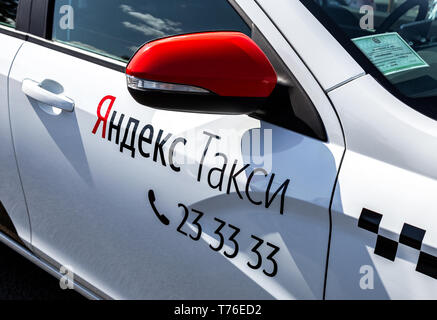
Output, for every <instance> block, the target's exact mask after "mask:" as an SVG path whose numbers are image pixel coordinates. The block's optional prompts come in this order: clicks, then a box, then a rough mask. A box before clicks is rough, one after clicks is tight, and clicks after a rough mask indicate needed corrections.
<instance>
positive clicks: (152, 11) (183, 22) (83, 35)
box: [52, 0, 250, 61]
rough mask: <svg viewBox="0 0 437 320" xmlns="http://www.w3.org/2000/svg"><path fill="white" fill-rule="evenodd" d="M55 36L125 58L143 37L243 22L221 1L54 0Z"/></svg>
mask: <svg viewBox="0 0 437 320" xmlns="http://www.w3.org/2000/svg"><path fill="white" fill-rule="evenodd" d="M54 10H55V11H54V20H53V33H52V38H53V40H55V41H59V42H63V43H67V44H69V45H72V46H76V47H79V48H82V49H86V50H89V51H92V52H95V53H98V54H102V55H105V56H109V57H112V58H115V59H118V60H122V61H127V60H129V59H130V57H131V56H132V55H133V54H134V53H135V51H136V50H137V49H138V48H139V47H140V46H141V45H142V44H144V43H145V42H147V41H150V40H153V39H158V38H162V37H166V36H170V35H176V34H184V33H191V32H201V31H224V30H232V31H240V32H243V33H245V34H250V29H249V27H248V26H247V25H246V24H245V22H244V21H243V20H242V19H241V17H240V16H239V15H238V14H237V12H236V11H235V10H234V9H233V8H232V6H231V5H230V4H229V3H228V2H227V1H226V0H56V1H55V8H54Z"/></svg>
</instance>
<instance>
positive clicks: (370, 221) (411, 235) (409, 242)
mask: <svg viewBox="0 0 437 320" xmlns="http://www.w3.org/2000/svg"><path fill="white" fill-rule="evenodd" d="M381 220H382V214H380V213H377V212H374V211H371V210H368V209H363V210H362V211H361V215H360V219H359V220H358V227H360V228H362V229H365V230H367V231H370V232H372V233H375V234H376V235H377V239H376V245H375V251H374V253H375V254H377V255H379V256H381V257H384V258H386V259H388V260H391V261H395V259H396V253H397V250H398V244H399V243H402V244H404V245H406V246H409V247H411V248H414V249H416V250H418V251H419V259H418V261H417V266H416V271H418V272H420V273H423V274H426V275H427V276H430V277H432V278H434V279H437V257H435V256H432V255H430V254H428V253H425V252H422V251H421V248H422V241H423V238H424V237H425V232H426V230H423V229H420V228H418V227H415V226H412V225H410V224H408V223H404V226H403V228H402V231H401V234H400V236H399V242H396V241H393V240H391V239H388V238H387V237H384V236H382V235H380V234H378V231H379V224H380V223H381Z"/></svg>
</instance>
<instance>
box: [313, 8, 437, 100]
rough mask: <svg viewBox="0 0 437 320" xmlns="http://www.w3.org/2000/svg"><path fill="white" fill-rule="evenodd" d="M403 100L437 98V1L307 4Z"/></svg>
mask: <svg viewBox="0 0 437 320" xmlns="http://www.w3.org/2000/svg"><path fill="white" fill-rule="evenodd" d="M312 1H314V2H315V3H316V4H317V5H318V6H319V8H321V9H322V11H323V12H324V13H325V14H327V15H328V16H329V17H330V18H331V20H333V21H334V22H335V24H336V25H337V26H338V27H339V28H340V29H341V30H342V31H344V33H345V34H346V35H347V37H348V38H349V39H350V40H351V41H352V42H353V43H354V44H355V46H357V47H358V48H359V50H360V51H361V52H362V53H363V54H364V55H365V56H366V57H367V59H368V60H369V61H370V62H371V63H372V64H373V65H374V66H375V67H377V68H378V70H379V71H380V72H381V73H382V74H383V75H384V77H385V78H386V79H387V80H388V81H389V82H390V83H391V84H392V85H393V86H394V87H395V88H396V89H397V91H399V92H401V93H402V95H404V96H406V97H408V98H430V97H434V96H437V22H436V21H435V18H436V14H437V0H312Z"/></svg>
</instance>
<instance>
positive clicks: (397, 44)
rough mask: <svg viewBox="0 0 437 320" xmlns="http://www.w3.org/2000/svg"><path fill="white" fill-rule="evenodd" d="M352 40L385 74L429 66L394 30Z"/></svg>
mask: <svg viewBox="0 0 437 320" xmlns="http://www.w3.org/2000/svg"><path fill="white" fill-rule="evenodd" d="M352 41H353V42H354V43H355V44H356V45H357V47H358V48H360V50H361V51H362V52H363V53H364V54H365V55H366V56H367V58H369V59H370V61H372V63H373V64H374V65H375V66H376V67H377V68H378V69H379V70H380V71H381V72H382V73H383V74H385V75H388V74H392V73H397V72H401V71H406V70H411V69H416V68H423V67H429V65H428V64H427V63H426V62H425V60H423V59H422V58H421V57H420V56H419V55H418V54H417V53H416V51H414V50H413V48H411V47H410V46H409V45H408V43H406V42H405V40H404V39H402V38H401V36H400V35H399V34H397V33H396V32H390V33H384V34H376V35H371V36H365V37H360V38H355V39H352Z"/></svg>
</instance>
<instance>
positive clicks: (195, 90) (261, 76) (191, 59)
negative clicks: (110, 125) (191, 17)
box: [126, 32, 277, 114]
mask: <svg viewBox="0 0 437 320" xmlns="http://www.w3.org/2000/svg"><path fill="white" fill-rule="evenodd" d="M126 77H127V84H128V89H129V92H130V93H131V95H132V97H133V98H134V99H135V100H136V101H137V102H139V103H141V104H143V105H146V106H148V107H152V108H156V109H162V110H172V111H184V112H200V113H216V114H248V113H252V112H255V111H257V110H258V109H259V108H260V106H262V105H263V103H264V102H265V101H266V99H267V98H268V97H269V96H270V95H271V93H272V92H273V89H274V88H275V86H276V83H277V75H276V72H275V70H274V68H273V66H272V65H271V63H270V62H269V60H268V59H267V57H266V55H265V54H264V53H263V52H262V51H261V49H260V48H259V47H258V46H257V45H256V44H255V42H253V40H252V39H250V38H249V37H248V36H246V35H245V34H242V33H239V32H204V33H196V34H188V35H180V36H173V37H168V38H164V39H159V40H155V41H152V42H149V43H146V44H145V45H144V46H143V47H141V48H140V49H139V50H138V51H137V52H136V54H135V55H134V56H133V57H132V59H131V60H130V61H129V63H128V66H127V68H126Z"/></svg>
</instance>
